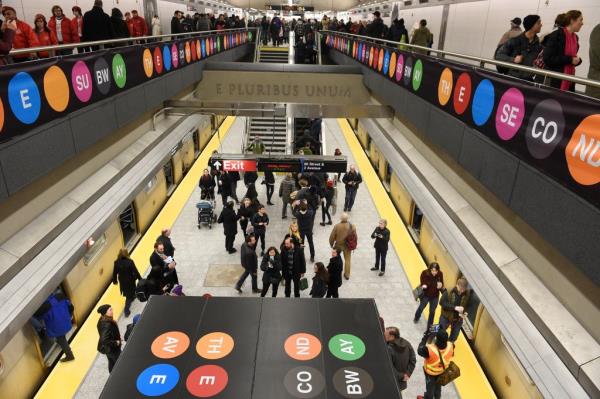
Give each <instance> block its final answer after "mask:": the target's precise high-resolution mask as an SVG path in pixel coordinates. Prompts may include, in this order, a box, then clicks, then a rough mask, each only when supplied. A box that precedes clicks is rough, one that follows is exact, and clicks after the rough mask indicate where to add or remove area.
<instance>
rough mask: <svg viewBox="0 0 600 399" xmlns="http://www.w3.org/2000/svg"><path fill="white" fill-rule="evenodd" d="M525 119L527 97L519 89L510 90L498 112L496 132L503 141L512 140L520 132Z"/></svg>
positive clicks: (501, 100) (503, 98) (499, 105)
mask: <svg viewBox="0 0 600 399" xmlns="http://www.w3.org/2000/svg"><path fill="white" fill-rule="evenodd" d="M524 117H525V97H524V96H523V93H521V91H520V90H519V89H515V88H514V87H513V88H511V89H508V90H507V91H506V92H505V93H504V95H502V98H501V99H500V102H499V103H498V110H497V111H496V131H497V132H498V136H499V137H500V138H501V139H502V140H510V139H512V138H513V137H514V136H515V134H517V132H518V131H519V128H520V127H521V124H522V123H523V118H524Z"/></svg>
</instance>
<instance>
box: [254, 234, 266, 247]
mask: <svg viewBox="0 0 600 399" xmlns="http://www.w3.org/2000/svg"><path fill="white" fill-rule="evenodd" d="M254 236H255V237H256V247H258V240H260V247H261V248H262V252H265V230H257V229H254Z"/></svg>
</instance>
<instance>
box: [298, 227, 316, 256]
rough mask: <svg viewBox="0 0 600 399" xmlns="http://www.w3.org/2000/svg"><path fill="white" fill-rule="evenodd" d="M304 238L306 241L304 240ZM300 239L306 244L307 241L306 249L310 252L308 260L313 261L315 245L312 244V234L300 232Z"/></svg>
mask: <svg viewBox="0 0 600 399" xmlns="http://www.w3.org/2000/svg"><path fill="white" fill-rule="evenodd" d="M304 237H306V240H305V239H304ZM300 238H302V242H306V241H307V240H308V248H309V250H310V258H311V259H314V257H315V244H314V243H313V233H312V232H310V233H309V232H307V231H300Z"/></svg>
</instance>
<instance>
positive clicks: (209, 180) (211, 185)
mask: <svg viewBox="0 0 600 399" xmlns="http://www.w3.org/2000/svg"><path fill="white" fill-rule="evenodd" d="M215 185H216V184H215V179H214V177H213V176H211V175H208V176H204V175H202V177H200V181H199V182H198V187H200V189H201V190H202V191H204V190H209V191H213V190H214V189H215ZM213 193H214V191H213Z"/></svg>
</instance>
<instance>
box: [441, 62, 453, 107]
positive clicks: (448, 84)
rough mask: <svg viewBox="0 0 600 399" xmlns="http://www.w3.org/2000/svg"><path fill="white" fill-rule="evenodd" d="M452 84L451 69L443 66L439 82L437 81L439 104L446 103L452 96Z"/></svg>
mask: <svg viewBox="0 0 600 399" xmlns="http://www.w3.org/2000/svg"><path fill="white" fill-rule="evenodd" d="M452 85H453V80H452V70H451V69H450V68H444V70H443V71H442V75H441V76H440V82H439V83H438V100H439V102H440V105H446V104H448V101H450V97H452Z"/></svg>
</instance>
